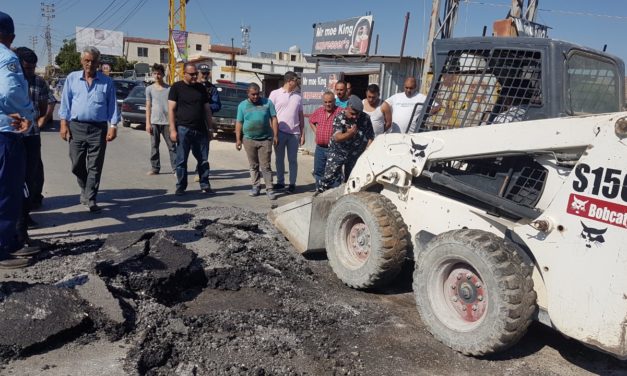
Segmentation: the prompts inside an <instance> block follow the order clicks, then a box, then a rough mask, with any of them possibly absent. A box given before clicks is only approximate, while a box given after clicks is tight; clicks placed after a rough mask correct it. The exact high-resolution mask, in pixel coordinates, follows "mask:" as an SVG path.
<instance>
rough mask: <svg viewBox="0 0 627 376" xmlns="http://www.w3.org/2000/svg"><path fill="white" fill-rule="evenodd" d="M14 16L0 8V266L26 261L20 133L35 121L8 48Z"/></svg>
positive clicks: (23, 160)
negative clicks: (20, 233)
mask: <svg viewBox="0 0 627 376" xmlns="http://www.w3.org/2000/svg"><path fill="white" fill-rule="evenodd" d="M14 32H15V28H14V25H13V19H12V18H11V17H10V16H9V15H8V14H6V13H4V12H0V268H21V267H24V266H27V265H28V262H29V261H28V259H25V258H22V257H28V256H30V255H32V254H33V253H35V252H33V253H29V250H28V249H24V248H22V244H20V242H19V240H18V237H17V227H16V225H17V220H18V218H19V216H20V213H21V211H22V200H23V197H24V196H23V195H24V193H23V190H22V189H23V187H24V179H25V172H26V156H25V152H24V142H23V140H22V133H23V132H26V131H27V130H28V129H29V128H30V126H31V125H32V123H33V121H34V110H33V105H32V103H31V101H30V98H29V96H28V84H27V82H26V80H25V78H24V73H23V72H22V68H21V67H20V63H19V60H18V58H17V56H15V54H14V53H13V52H12V51H11V50H10V47H11V43H12V42H13V39H15V34H14Z"/></svg>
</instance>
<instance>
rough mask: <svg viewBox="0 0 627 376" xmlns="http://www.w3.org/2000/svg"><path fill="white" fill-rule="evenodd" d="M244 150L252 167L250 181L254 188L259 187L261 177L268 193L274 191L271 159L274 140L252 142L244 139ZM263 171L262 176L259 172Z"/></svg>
mask: <svg viewBox="0 0 627 376" xmlns="http://www.w3.org/2000/svg"><path fill="white" fill-rule="evenodd" d="M244 150H246V156H247V157H248V164H249V165H250V180H251V183H252V185H253V187H259V183H260V182H259V180H260V176H259V175H263V181H264V182H265V183H266V191H271V190H272V169H271V168H270V159H271V157H272V140H251V139H248V138H244ZM260 170H261V174H260V173H259V171H260Z"/></svg>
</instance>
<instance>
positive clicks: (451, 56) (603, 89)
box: [270, 38, 627, 359]
mask: <svg viewBox="0 0 627 376" xmlns="http://www.w3.org/2000/svg"><path fill="white" fill-rule="evenodd" d="M434 72H435V74H434V78H433V84H432V88H431V90H430V92H429V95H428V101H427V103H425V105H424V106H423V109H422V111H421V112H420V114H419V117H418V119H417V120H418V121H417V123H416V127H415V128H416V129H414V133H409V134H386V135H381V136H378V137H377V138H376V139H375V141H374V142H373V143H372V144H371V146H370V147H369V148H368V149H367V150H366V151H365V152H364V153H363V154H362V155H361V157H360V158H359V160H358V162H357V164H356V165H355V168H354V169H353V171H352V173H351V175H350V176H349V177H348V179H347V182H346V184H344V185H342V186H341V187H339V188H336V189H334V190H331V191H327V192H325V193H324V194H322V195H319V196H316V197H312V198H306V199H303V200H300V201H296V202H293V203H291V204H288V205H285V206H283V207H279V208H277V209H275V210H274V211H272V212H271V213H270V219H271V220H272V221H273V223H274V224H275V226H277V228H279V229H280V230H281V231H282V232H283V233H284V234H285V235H286V237H287V238H288V239H289V240H290V241H291V242H292V243H293V244H294V246H295V248H296V249H297V250H298V251H299V252H301V253H305V252H314V251H320V250H325V249H326V252H327V257H328V259H329V263H330V265H331V267H332V268H333V271H334V272H335V273H336V275H337V276H338V277H339V278H340V279H341V280H342V281H343V282H344V283H346V284H347V285H348V286H351V287H353V288H358V289H366V288H373V287H378V286H382V285H384V284H386V283H389V282H391V281H393V280H394V278H395V277H396V276H397V275H398V273H399V271H400V269H401V266H402V264H403V262H405V260H406V259H407V258H412V259H413V260H414V261H415V269H414V276H413V288H414V296H415V299H416V305H417V307H418V311H419V313H420V316H421V318H422V320H423V322H424V323H425V325H426V326H427V328H428V329H429V331H430V332H431V333H432V334H433V335H434V336H435V337H436V338H437V339H439V340H440V341H442V342H443V343H445V344H446V345H448V346H450V347H451V348H453V349H455V350H457V351H459V352H461V353H463V354H467V355H474V356H481V355H485V354H489V353H493V352H496V351H501V350H504V349H506V348H508V347H510V346H512V345H514V344H515V343H516V342H517V341H518V340H519V339H520V338H521V337H522V336H523V335H524V333H525V332H526V330H527V327H528V326H529V324H530V322H531V320H533V319H536V320H538V321H540V322H542V323H544V324H547V325H549V326H551V327H553V328H555V329H556V330H558V331H560V332H561V333H563V334H565V335H566V336H568V337H571V338H574V339H577V340H579V341H581V342H582V343H584V344H586V345H589V346H592V347H595V348H597V349H600V350H602V351H605V352H608V353H610V354H612V355H614V356H616V357H618V358H620V359H627V342H626V341H627V339H626V338H627V335H626V330H627V272H626V271H627V163H626V162H625V161H627V113H621V112H619V111H621V110H622V107H623V105H624V82H623V80H624V76H625V75H624V64H623V62H622V61H621V60H620V59H617V58H615V57H613V56H611V55H608V54H605V53H600V52H597V51H593V50H590V49H586V48H582V47H579V46H576V45H573V44H569V43H566V42H560V41H554V40H550V39H533V38H463V39H449V40H442V41H437V42H436V45H435V55H434ZM435 103H438V104H440V105H441V106H442V109H441V110H440V111H439V112H438V113H436V114H433V115H430V114H429V113H430V112H431V108H432V106H433V105H434V104H435Z"/></svg>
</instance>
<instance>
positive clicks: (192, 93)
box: [168, 63, 213, 196]
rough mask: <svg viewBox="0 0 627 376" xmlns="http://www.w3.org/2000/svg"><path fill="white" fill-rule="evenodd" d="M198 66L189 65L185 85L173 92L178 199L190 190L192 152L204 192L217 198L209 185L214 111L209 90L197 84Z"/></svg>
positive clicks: (171, 112)
mask: <svg viewBox="0 0 627 376" xmlns="http://www.w3.org/2000/svg"><path fill="white" fill-rule="evenodd" d="M197 79H198V71H197V70H196V65H194V64H190V63H186V64H185V67H184V76H183V80H182V81H178V82H176V83H174V85H172V87H171V88H170V93H169V94H168V109H169V112H168V118H169V123H170V139H171V140H172V142H176V143H177V146H176V179H177V183H176V195H177V196H180V195H183V194H184V193H185V190H186V189H187V158H188V157H189V152H190V150H191V152H192V154H193V155H194V158H196V161H197V162H198V165H197V169H198V175H199V176H200V191H201V192H202V193H207V194H213V191H212V190H211V186H210V185H209V129H210V128H211V108H210V106H209V96H208V95H207V90H206V89H205V87H204V86H203V85H202V84H200V83H198V82H197Z"/></svg>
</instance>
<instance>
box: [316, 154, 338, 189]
mask: <svg viewBox="0 0 627 376" xmlns="http://www.w3.org/2000/svg"><path fill="white" fill-rule="evenodd" d="M328 154H329V148H325V147H322V146H320V145H316V150H315V152H314V171H313V176H314V179H316V189H318V188H320V181H321V180H322V178H323V177H324V169H325V167H326V166H327V158H328ZM341 181H342V177H341V176H337V179H336V180H335V181H334V182H331V183H330V186H329V187H337V186H339V185H340V182H341Z"/></svg>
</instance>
